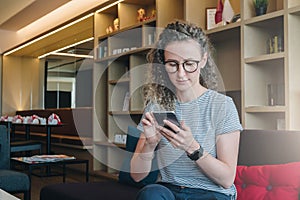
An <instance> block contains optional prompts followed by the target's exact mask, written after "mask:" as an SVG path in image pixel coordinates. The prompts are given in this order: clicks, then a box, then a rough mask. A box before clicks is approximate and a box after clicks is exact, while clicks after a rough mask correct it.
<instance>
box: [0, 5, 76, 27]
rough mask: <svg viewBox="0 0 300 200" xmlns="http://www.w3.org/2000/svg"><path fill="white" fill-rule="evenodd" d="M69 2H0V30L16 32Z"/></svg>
mask: <svg viewBox="0 0 300 200" xmlns="http://www.w3.org/2000/svg"><path fill="white" fill-rule="evenodd" d="M69 1H71V0H0V5H1V6H0V29H5V30H12V31H17V30H19V29H21V28H23V27H25V26H27V25H28V24H30V23H32V22H34V21H36V20H37V19H39V18H41V17H42V16H44V15H46V14H48V13H50V12H51V11H53V10H55V9H57V8H58V7H60V6H62V5H64V4H66V3H68V2H69Z"/></svg>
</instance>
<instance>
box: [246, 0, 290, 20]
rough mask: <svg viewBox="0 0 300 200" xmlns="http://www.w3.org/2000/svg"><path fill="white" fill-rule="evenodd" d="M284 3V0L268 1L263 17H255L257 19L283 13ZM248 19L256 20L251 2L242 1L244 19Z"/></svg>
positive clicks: (248, 0)
mask: <svg viewBox="0 0 300 200" xmlns="http://www.w3.org/2000/svg"><path fill="white" fill-rule="evenodd" d="M284 1H285V0H269V5H268V9H267V13H266V14H265V15H261V16H257V18H259V17H265V16H266V15H272V14H274V13H277V12H283V10H284ZM250 18H256V14H255V8H254V5H253V0H244V19H245V20H248V19H250Z"/></svg>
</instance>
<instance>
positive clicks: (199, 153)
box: [188, 147, 203, 161]
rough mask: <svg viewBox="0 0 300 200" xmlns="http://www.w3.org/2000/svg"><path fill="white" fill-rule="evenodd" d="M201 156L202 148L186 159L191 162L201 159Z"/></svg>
mask: <svg viewBox="0 0 300 200" xmlns="http://www.w3.org/2000/svg"><path fill="white" fill-rule="evenodd" d="M202 155H203V149H202V147H200V149H198V150H196V151H194V152H193V153H192V154H190V155H188V157H189V158H190V159H191V160H194V161H196V160H198V159H199V158H200V157H202Z"/></svg>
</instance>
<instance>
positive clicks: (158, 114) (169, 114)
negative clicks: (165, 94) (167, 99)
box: [153, 111, 181, 132]
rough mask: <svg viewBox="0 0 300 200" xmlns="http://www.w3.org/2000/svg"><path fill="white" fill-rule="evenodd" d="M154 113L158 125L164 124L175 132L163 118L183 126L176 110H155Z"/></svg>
mask: <svg viewBox="0 0 300 200" xmlns="http://www.w3.org/2000/svg"><path fill="white" fill-rule="evenodd" d="M153 115H154V117H155V120H156V121H157V123H158V125H160V126H163V127H165V128H167V129H169V130H171V131H173V132H175V131H174V130H173V129H172V128H171V127H169V126H168V125H166V124H165V123H164V121H163V120H165V119H166V120H169V121H170V122H172V123H173V124H175V125H177V126H178V127H179V128H181V125H180V123H179V121H178V119H177V117H176V115H175V112H173V111H153Z"/></svg>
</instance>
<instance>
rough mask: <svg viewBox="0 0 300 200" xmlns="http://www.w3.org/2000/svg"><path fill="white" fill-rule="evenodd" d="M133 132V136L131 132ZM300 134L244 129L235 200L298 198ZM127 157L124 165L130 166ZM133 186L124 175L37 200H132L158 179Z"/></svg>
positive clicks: (65, 186)
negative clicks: (236, 197) (144, 187)
mask: <svg viewBox="0 0 300 200" xmlns="http://www.w3.org/2000/svg"><path fill="white" fill-rule="evenodd" d="M134 129H135V128H133V127H129V128H128V136H127V142H126V149H127V150H130V151H132V150H134V146H135V143H136V141H137V138H136V137H131V136H132V135H133V136H134V135H136V134H138V133H137V129H136V130H134ZM132 132H133V133H132ZM299 152H300V131H274V130H270V131H269V130H244V131H242V133H241V138H240V148H239V157H238V167H237V174H236V179H235V185H236V188H237V193H238V200H250V199H251V200H256V199H271V200H277V199H278V200H279V199H285V200H286V199H299V191H300V162H299V161H300V153H299ZM129 160H130V158H126V159H125V161H124V163H123V165H129ZM156 173H157V172H155V171H154V172H153V173H152V174H150V175H149V176H148V177H146V178H145V179H144V180H142V181H141V182H139V183H135V182H134V181H133V180H132V179H131V177H130V175H129V174H128V173H126V172H122V171H121V172H120V174H119V181H114V180H109V181H102V182H90V183H61V184H54V185H48V186H45V187H44V188H42V190H41V192H40V200H52V199H56V200H91V199H110V200H114V199H118V200H121V199H124V200H127V199H128V200H129V199H131V200H132V199H135V196H136V194H137V192H138V190H139V188H141V187H143V186H144V185H146V184H149V183H151V182H153V181H155V179H154V178H153V177H155V176H157V174H156Z"/></svg>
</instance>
